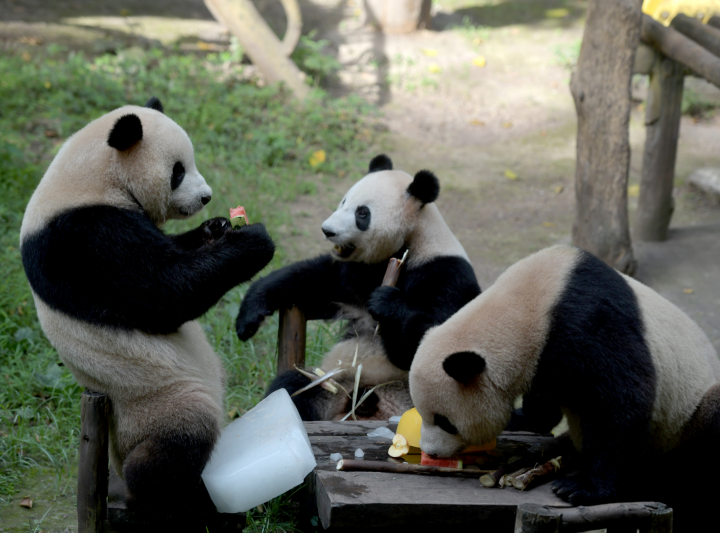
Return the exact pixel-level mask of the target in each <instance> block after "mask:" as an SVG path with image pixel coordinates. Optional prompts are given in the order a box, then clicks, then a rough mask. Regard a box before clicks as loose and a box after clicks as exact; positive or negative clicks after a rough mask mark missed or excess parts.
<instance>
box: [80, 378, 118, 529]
mask: <svg viewBox="0 0 720 533" xmlns="http://www.w3.org/2000/svg"><path fill="white" fill-rule="evenodd" d="M109 416H110V398H108V397H107V395H105V394H103V393H101V392H93V391H90V390H85V392H83V393H82V396H81V397H80V457H79V464H78V487H77V491H78V492H77V516H78V533H100V532H102V530H103V522H104V521H105V514H106V498H107V490H108V431H109V427H110V418H109Z"/></svg>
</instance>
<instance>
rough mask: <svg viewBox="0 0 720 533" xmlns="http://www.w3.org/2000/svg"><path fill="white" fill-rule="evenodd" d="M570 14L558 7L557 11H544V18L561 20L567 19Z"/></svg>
mask: <svg viewBox="0 0 720 533" xmlns="http://www.w3.org/2000/svg"><path fill="white" fill-rule="evenodd" d="M569 14H570V11H569V10H568V9H565V8H564V7H560V8H557V9H548V10H547V11H545V17H547V18H549V19H561V18H564V17H567V16H568V15H569Z"/></svg>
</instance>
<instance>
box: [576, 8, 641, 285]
mask: <svg viewBox="0 0 720 533" xmlns="http://www.w3.org/2000/svg"><path fill="white" fill-rule="evenodd" d="M641 15H642V12H641V11H640V2H639V1H637V0H612V1H608V0H590V2H589V4H588V10H587V18H586V23H585V34H584V36H583V41H582V46H581V48H580V57H579V58H578V62H577V67H576V69H575V71H574V72H573V75H572V78H571V80H570V90H571V92H572V95H573V99H574V101H575V108H576V110H577V116H578V130H577V162H576V169H575V198H576V203H575V222H574V224H573V231H572V237H573V244H575V245H576V246H578V247H580V248H583V249H585V250H587V251H588V252H590V253H592V254H594V255H595V256H597V257H598V258H600V259H601V260H603V261H605V262H606V263H607V264H609V265H610V266H612V267H614V268H616V269H617V270H619V271H621V272H624V273H627V274H632V273H633V271H634V270H635V267H636V260H635V257H634V254H633V249H632V244H631V242H630V231H629V225H628V211H627V180H628V169H629V165H630V144H629V139H628V137H629V133H628V125H629V121H630V105H631V90H630V86H631V78H632V69H633V61H634V58H635V50H636V49H637V45H638V42H639V39H640V21H641Z"/></svg>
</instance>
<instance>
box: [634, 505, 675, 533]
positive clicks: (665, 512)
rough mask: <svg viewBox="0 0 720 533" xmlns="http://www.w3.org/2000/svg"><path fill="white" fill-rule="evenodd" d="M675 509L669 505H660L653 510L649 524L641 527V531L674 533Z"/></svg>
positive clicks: (641, 532) (645, 532)
mask: <svg viewBox="0 0 720 533" xmlns="http://www.w3.org/2000/svg"><path fill="white" fill-rule="evenodd" d="M672 530H673V510H672V509H670V508H669V507H664V506H663V507H659V508H658V509H657V510H654V511H653V512H652V516H651V517H650V520H649V522H648V524H647V525H644V526H642V527H641V528H640V533H672Z"/></svg>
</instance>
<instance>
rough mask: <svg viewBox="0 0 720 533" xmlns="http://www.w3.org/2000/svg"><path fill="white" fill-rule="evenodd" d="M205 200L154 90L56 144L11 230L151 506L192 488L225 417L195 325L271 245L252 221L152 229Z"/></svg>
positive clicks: (41, 304)
mask: <svg viewBox="0 0 720 533" xmlns="http://www.w3.org/2000/svg"><path fill="white" fill-rule="evenodd" d="M211 195H212V191H211V189H210V187H209V186H208V185H207V184H206V183H205V180H204V179H203V177H202V176H201V175H200V173H199V172H198V170H197V168H196V167H195V160H194V154H193V147H192V144H191V142H190V139H189V138H188V136H187V134H186V133H185V131H184V130H183V129H182V128H181V127H180V126H178V125H177V124H176V123H175V122H174V121H172V120H171V119H170V118H168V117H167V116H165V115H164V114H163V109H162V104H161V103H160V102H159V100H157V99H156V98H152V99H151V100H150V101H149V102H148V103H147V105H146V107H139V106H125V107H121V108H120V109H116V110H115V111H112V112H110V113H108V114H106V115H104V116H102V117H100V118H98V119H97V120H94V121H93V122H91V123H90V124H88V125H87V126H85V127H84V128H83V129H81V130H80V131H78V132H77V133H75V134H74V135H72V136H71V137H70V138H69V139H68V140H67V141H66V142H65V144H64V145H63V147H62V148H61V150H60V151H59V152H58V154H57V156H56V157H55V159H54V160H53V162H52V163H51V164H50V167H49V168H48V170H47V172H46V173H45V176H44V177H43V179H42V181H41V182H40V184H39V185H38V187H37V189H36V190H35V192H34V194H33V196H32V198H31V199H30V202H29V204H28V206H27V210H26V211H25V215H24V218H23V222H22V228H21V232H20V245H21V254H22V261H23V265H24V267H25V273H26V275H27V278H28V280H29V282H30V286H31V288H32V292H33V296H34V298H35V305H36V307H37V313H38V318H39V319H40V323H41V325H42V328H43V330H44V332H45V334H46V335H47V337H48V339H49V340H50V342H51V343H52V345H53V346H54V347H55V348H56V349H57V351H58V353H59V355H60V358H61V359H62V361H63V362H64V363H65V365H66V366H67V367H68V369H69V370H70V371H71V372H72V373H73V375H74V376H75V378H76V379H77V380H78V382H79V383H80V384H81V385H83V386H85V387H88V388H90V389H92V390H95V391H100V392H104V393H106V394H108V396H109V397H110V399H111V420H110V459H111V462H112V464H113V466H114V468H115V469H116V471H117V472H118V474H119V475H121V476H122V477H123V478H124V481H125V483H126V485H127V488H128V491H129V495H128V496H129V497H128V504H129V505H130V506H133V505H134V506H135V508H138V506H139V504H140V503H141V502H143V500H144V501H145V502H146V503H147V504H149V505H151V506H152V507H153V509H154V512H155V513H156V512H157V510H160V509H168V508H169V506H172V509H177V510H180V509H182V508H183V507H184V506H186V505H187V504H189V503H191V502H193V501H197V500H196V494H200V495H201V496H202V495H203V494H202V492H200V493H198V492H197V491H198V490H200V491H202V490H204V489H203V488H202V486H201V485H200V473H201V471H202V470H203V467H204V465H205V463H206V461H207V460H208V458H209V455H210V452H211V450H212V448H213V445H214V444H215V441H216V439H217V437H218V435H219V432H220V429H221V426H222V423H223V412H224V408H223V407H224V406H223V401H224V386H225V377H224V371H223V367H222V363H221V361H220V359H219V358H218V356H217V355H216V354H215V353H214V352H213V349H212V348H211V347H210V344H209V343H208V341H207V339H206V338H205V334H204V332H203V330H202V328H201V326H200V324H199V323H198V322H196V321H195V319H196V318H198V317H199V316H200V315H202V314H203V313H205V312H206V311H207V310H208V309H210V307H211V306H213V305H214V304H215V303H216V302H217V301H218V299H220V297H222V296H223V294H225V293H226V292H227V291H228V290H229V289H231V288H233V287H235V286H236V285H238V284H239V283H241V282H244V281H246V280H248V279H250V278H251V277H252V276H253V275H254V274H256V273H257V272H258V271H259V270H260V269H261V268H263V267H264V266H265V265H266V264H267V263H268V262H269V261H270V259H271V258H272V257H273V253H274V244H273V241H272V240H271V239H270V237H269V236H268V234H267V232H266V231H265V228H264V227H263V226H262V225H261V224H253V225H251V226H247V227H242V228H240V229H232V228H231V225H230V222H229V220H227V219H224V218H215V219H211V220H208V221H206V222H203V223H202V224H201V225H200V226H199V227H198V228H196V229H194V230H191V231H189V232H187V233H183V234H180V235H166V234H164V233H163V232H162V231H161V229H160V227H161V226H162V225H163V224H164V223H165V221H166V220H169V219H183V218H187V217H190V216H192V215H194V214H196V213H197V212H198V211H200V210H201V209H202V208H203V207H204V206H205V204H207V203H208V202H209V201H210V198H211ZM205 495H206V493H205ZM204 497H205V498H206V497H207V496H204Z"/></svg>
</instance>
